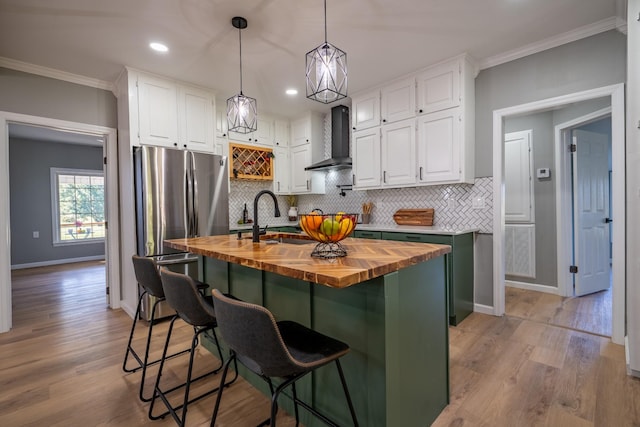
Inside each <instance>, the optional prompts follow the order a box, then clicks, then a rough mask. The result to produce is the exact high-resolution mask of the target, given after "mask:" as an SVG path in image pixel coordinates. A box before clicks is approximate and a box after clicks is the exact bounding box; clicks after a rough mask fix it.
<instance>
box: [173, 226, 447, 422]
mask: <svg viewBox="0 0 640 427" xmlns="http://www.w3.org/2000/svg"><path fill="white" fill-rule="evenodd" d="M282 237H285V238H286V239H300V241H299V242H295V243H300V244H294V243H276V242H277V241H278V240H279V239H280V238H282ZM289 241H290V242H294V240H289ZM165 243H166V244H167V245H168V246H170V247H172V248H174V249H178V250H183V251H188V252H192V253H195V254H198V255H202V256H203V257H204V262H203V266H204V271H203V279H204V280H205V281H206V282H207V283H209V284H211V285H212V286H213V287H216V288H218V289H220V290H221V291H223V292H229V293H231V294H233V295H234V296H236V297H238V298H240V299H242V300H245V301H248V302H252V303H256V304H260V305H263V306H264V307H267V308H268V309H269V310H271V311H272V312H273V314H274V315H275V317H276V318H277V319H278V320H284V319H287V320H294V321H296V322H299V323H301V324H303V325H305V326H307V327H310V328H312V329H315V330H317V331H319V332H321V333H324V334H327V335H329V336H332V337H334V338H336V339H339V340H342V341H344V342H346V343H348V344H349V346H350V347H351V352H350V353H349V354H348V355H347V356H345V357H344V361H343V368H344V371H345V375H346V378H347V382H348V385H349V389H350V391H351V394H352V398H353V402H354V406H355V408H356V412H357V414H358V419H359V422H360V425H363V426H407V427H411V426H428V425H430V424H431V423H432V422H433V421H434V420H435V418H436V417H437V416H438V414H439V413H440V412H441V411H442V409H443V408H444V407H445V406H446V405H447V403H448V401H449V372H448V371H449V370H448V327H447V325H448V322H447V315H448V314H447V288H446V285H445V262H444V256H443V255H444V254H446V253H448V252H449V251H450V247H449V246H446V245H435V244H425V243H408V242H395V241H382V240H381V241H374V240H367V239H355V238H347V239H345V240H344V241H343V242H341V243H342V244H343V246H344V247H345V248H346V249H347V252H348V255H347V256H346V257H342V258H335V259H318V258H312V257H311V256H310V253H311V250H312V249H313V247H314V244H315V243H314V242H311V241H310V242H305V241H304V236H300V235H286V234H284V233H278V234H274V235H271V236H265V240H262V241H261V242H260V243H253V242H252V241H251V238H250V237H249V238H242V239H238V238H237V236H235V235H231V236H211V237H199V238H193V239H175V240H169V241H166V242H165ZM204 344H205V346H207V347H208V348H209V349H212V345H211V344H210V343H207V342H205V343H204ZM240 374H241V375H243V376H244V377H245V378H246V379H247V380H248V381H249V382H251V383H252V384H253V385H255V386H256V387H257V388H259V389H260V390H262V391H263V392H265V394H267V388H266V384H265V383H264V382H263V381H262V380H260V379H259V378H257V377H256V376H255V375H253V374H251V373H248V372H247V371H246V370H245V369H242V368H240ZM297 388H298V393H299V394H300V396H302V397H303V398H304V399H305V400H306V401H308V402H310V403H311V404H312V405H313V406H315V407H316V408H318V409H319V410H320V411H324V412H326V413H328V414H331V416H332V417H333V418H334V419H335V420H336V421H337V422H338V423H339V424H341V425H349V424H350V423H349V421H350V417H349V414H348V409H347V406H346V403H345V401H344V396H343V393H342V391H341V387H340V384H339V379H338V377H337V374H336V373H335V369H332V368H331V367H325V368H321V369H319V370H317V371H316V372H314V373H313V374H312V375H310V376H309V377H307V378H305V379H304V380H302V381H301V382H300V385H299V386H298V387H297ZM282 400H283V401H284V402H282V403H283V405H282V406H284V407H285V409H286V410H287V411H292V408H291V406H290V405H288V402H287V401H286V400H285V399H282ZM266 410H267V408H266V407H265V411H266ZM290 413H292V412H290ZM301 417H302V422H303V424H304V425H305V426H309V427H310V426H316V425H322V424H321V423H320V422H319V421H318V420H316V419H315V418H313V417H311V416H309V414H308V413H306V411H301Z"/></svg>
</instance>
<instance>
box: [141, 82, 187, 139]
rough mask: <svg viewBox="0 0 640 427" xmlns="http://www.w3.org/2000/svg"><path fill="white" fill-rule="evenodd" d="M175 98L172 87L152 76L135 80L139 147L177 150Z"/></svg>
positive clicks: (174, 89) (174, 91)
mask: <svg viewBox="0 0 640 427" xmlns="http://www.w3.org/2000/svg"><path fill="white" fill-rule="evenodd" d="M177 96H178V95H177V88H176V85H175V84H174V83H172V82H169V81H166V80H162V79H158V78H155V77H153V76H147V75H143V74H141V75H140V76H139V78H138V108H139V120H140V129H139V132H140V143H142V144H149V145H161V146H165V147H177V146H178V110H177V108H176V102H177Z"/></svg>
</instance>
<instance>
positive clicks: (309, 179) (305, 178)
mask: <svg viewBox="0 0 640 427" xmlns="http://www.w3.org/2000/svg"><path fill="white" fill-rule="evenodd" d="M290 153H291V154H290V159H291V160H290V162H291V168H290V171H291V193H293V194H324V193H325V174H324V173H323V172H313V171H306V170H304V168H305V167H307V166H309V165H310V164H312V163H313V162H314V161H317V160H319V159H317V158H314V153H313V147H312V146H311V145H309V144H307V145H299V146H297V147H292V148H291V151H290Z"/></svg>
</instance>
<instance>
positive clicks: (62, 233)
mask: <svg viewBox="0 0 640 427" xmlns="http://www.w3.org/2000/svg"><path fill="white" fill-rule="evenodd" d="M51 195H52V203H53V243H54V245H61V244H78V243H89V242H95V241H102V240H104V231H105V230H104V223H105V221H104V176H103V173H102V171H94V170H81V169H59V168H51Z"/></svg>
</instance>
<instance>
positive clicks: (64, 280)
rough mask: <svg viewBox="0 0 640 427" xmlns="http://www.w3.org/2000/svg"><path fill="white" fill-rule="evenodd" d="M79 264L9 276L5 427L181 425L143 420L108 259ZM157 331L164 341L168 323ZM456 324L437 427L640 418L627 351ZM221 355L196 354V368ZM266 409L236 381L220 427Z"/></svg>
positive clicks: (614, 422) (475, 322) (2, 362)
mask: <svg viewBox="0 0 640 427" xmlns="http://www.w3.org/2000/svg"><path fill="white" fill-rule="evenodd" d="M76 267H77V266H76ZM80 267H81V268H79V269H77V268H76V269H74V268H72V267H70V266H58V267H51V268H42V269H31V270H19V271H15V272H14V274H13V288H14V290H13V297H14V329H13V330H12V331H10V332H8V333H6V334H0V426H3V427H4V426H9V427H14V426H38V427H39V426H47V427H48V426H65V427H69V426H83V427H84V426H127V427H128V426H173V425H175V423H174V422H173V420H171V419H164V420H159V421H153V422H152V421H149V420H148V419H147V408H148V405H147V404H142V403H141V402H140V401H139V400H138V399H137V397H136V396H137V390H138V384H139V383H138V381H139V378H140V374H139V373H133V374H125V373H123V372H122V370H121V364H122V357H123V355H124V348H125V345H126V339H127V336H128V331H129V328H130V325H131V319H130V318H129V317H128V316H127V315H126V314H125V313H123V312H122V311H120V310H110V309H108V308H106V305H105V298H104V269H103V266H101V265H100V264H95V263H94V264H84V265H82V266H80ZM92 283H93V286H91V284H92ZM91 288H93V290H92V289H91ZM91 295H93V296H91ZM158 326H159V327H158V332H159V335H160V336H162V335H163V332H164V329H165V328H166V326H167V325H166V322H165V323H160V324H159V325H158ZM449 331H450V357H451V360H450V365H451V404H450V405H449V406H448V407H447V408H445V410H444V411H443V413H442V414H441V415H440V417H438V419H437V420H436V421H435V423H434V424H433V425H434V426H436V427H442V426H450V427H461V426H479V427H484V426H487V427H489V426H491V427H496V426H498V427H500V426H505V427H507V426H509V427H511V426H550V427H555V426H562V427H571V426H578V427H582V426H606V427H608V426H616V427H618V426H621V427H623V426H638V425H640V380H638V379H635V378H631V377H628V376H627V375H626V373H625V359H624V349H623V348H622V347H621V346H618V345H615V344H612V343H611V342H610V340H609V339H607V338H604V337H601V336H597V335H593V334H587V333H582V332H579V331H575V330H572V329H567V328H561V327H557V326H553V325H549V324H546V323H541V322H538V321H532V320H528V319H524V318H517V317H512V316H504V317H494V316H487V315H482V314H478V313H473V314H471V315H470V316H469V317H468V318H467V319H465V320H464V321H463V322H462V323H461V324H460V325H458V326H457V327H451V328H450V329H449ZM190 333H191V330H190V328H189V327H187V326H186V325H180V326H178V328H177V335H176V341H175V345H174V348H175V349H177V348H183V347H186V345H187V342H188V340H189V338H190ZM143 337H144V331H141V333H140V334H138V335H137V336H136V344H138V346H141V345H142V340H143ZM160 341H162V338H161V339H160V340H157V341H156V344H157V345H155V346H154V349H153V353H154V354H158V353H159V350H160ZM215 362H216V359H215V358H214V357H213V356H212V355H211V354H210V353H209V352H208V351H206V350H202V351H199V352H198V355H197V360H196V363H197V366H198V368H197V369H198V370H200V371H202V370H203V369H206V368H207V367H209V366H211V364H213V363H215ZM185 365H186V360H184V359H181V358H176V359H173V360H172V363H171V366H170V371H169V373H168V374H167V375H166V376H163V380H166V381H168V382H169V381H177V379H178V375H179V374H180V373H181V372H183V369H184V367H185ZM149 376H150V378H151V380H152V379H153V378H154V377H155V371H153V370H151V372H150V374H149ZM151 380H150V381H149V384H151ZM217 380H218V376H217V375H216V376H215V377H213V379H212V381H210V382H209V381H205V382H207V383H208V384H206V385H207V386H213V385H215V384H216V383H217ZM213 402H214V397H213V396H210V397H207V398H205V399H203V400H201V401H199V402H197V403H195V404H193V405H192V406H190V409H189V415H188V420H187V421H188V425H190V426H205V425H208V423H209V419H210V416H211V410H212V406H213ZM267 412H268V401H267V399H266V398H265V397H264V396H262V394H261V393H259V392H257V391H256V390H255V389H253V388H252V387H251V386H250V385H248V383H246V382H245V381H243V380H241V379H240V380H239V381H238V382H237V383H236V384H234V385H233V386H231V387H230V388H229V389H228V391H225V395H224V398H223V412H222V413H221V418H220V423H219V424H218V425H219V426H234V427H244V426H254V425H256V424H258V422H259V421H261V420H262V419H263V418H265V417H266V414H267ZM281 419H282V423H281V424H280V423H279V424H278V425H282V426H292V425H295V422H294V421H293V420H292V419H291V417H289V416H287V415H286V414H281ZM389 427H412V426H389Z"/></svg>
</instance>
